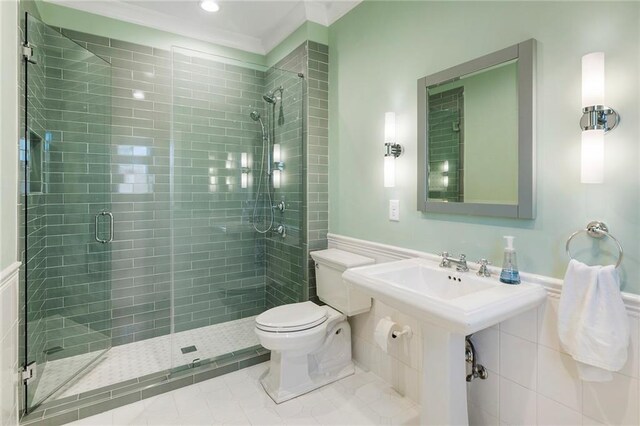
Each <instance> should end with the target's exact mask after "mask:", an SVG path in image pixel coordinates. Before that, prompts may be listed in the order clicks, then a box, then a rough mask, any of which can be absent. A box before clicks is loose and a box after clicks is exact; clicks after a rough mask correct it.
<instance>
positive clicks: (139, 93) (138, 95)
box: [133, 90, 144, 99]
mask: <svg viewBox="0 0 640 426" xmlns="http://www.w3.org/2000/svg"><path fill="white" fill-rule="evenodd" d="M133 97H134V98H135V99H144V92H143V91H142V90H134V91H133Z"/></svg>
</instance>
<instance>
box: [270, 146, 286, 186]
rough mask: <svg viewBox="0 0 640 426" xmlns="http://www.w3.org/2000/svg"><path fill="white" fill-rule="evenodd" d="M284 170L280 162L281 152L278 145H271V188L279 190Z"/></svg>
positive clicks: (282, 163)
mask: <svg viewBox="0 0 640 426" xmlns="http://www.w3.org/2000/svg"><path fill="white" fill-rule="evenodd" d="M283 170H284V162H283V161H282V152H281V147H280V144H279V143H276V144H273V187H274V188H276V189H277V188H280V184H281V181H282V171H283Z"/></svg>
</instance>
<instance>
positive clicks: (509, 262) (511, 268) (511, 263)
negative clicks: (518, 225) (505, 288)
mask: <svg viewBox="0 0 640 426" xmlns="http://www.w3.org/2000/svg"><path fill="white" fill-rule="evenodd" d="M504 239H505V240H506V242H507V246H506V247H505V248H504V262H502V272H500V281H502V282H503V283H506V284H520V273H519V272H518V261H517V260H516V250H515V249H514V248H513V237H512V236H510V235H507V236H505V237H504Z"/></svg>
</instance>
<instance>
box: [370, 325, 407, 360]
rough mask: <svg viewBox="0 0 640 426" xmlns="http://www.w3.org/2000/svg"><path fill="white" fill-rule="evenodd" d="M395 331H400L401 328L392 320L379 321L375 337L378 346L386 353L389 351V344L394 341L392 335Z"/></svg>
mask: <svg viewBox="0 0 640 426" xmlns="http://www.w3.org/2000/svg"><path fill="white" fill-rule="evenodd" d="M394 331H400V327H399V326H398V324H396V323H395V322H393V321H392V320H391V318H389V317H385V318H382V319H381V320H380V321H378V325H377V326H376V330H375V332H374V333H373V337H374V340H375V341H376V343H377V344H378V346H380V348H381V349H382V350H383V351H384V352H385V353H386V352H388V350H389V342H390V341H391V340H393V336H391V333H393V332H394Z"/></svg>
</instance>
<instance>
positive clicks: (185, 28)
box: [0, 0, 362, 54]
mask: <svg viewBox="0 0 640 426" xmlns="http://www.w3.org/2000/svg"><path fill="white" fill-rule="evenodd" d="M0 1H1V0H0ZM45 1H48V2H50V3H56V4H60V5H62V6H66V7H71V8H74V9H79V10H84V11H86V12H90V13H94V14H97V15H102V16H107V17H110V18H115V19H119V20H121V21H127V22H131V23H134V24H139V25H144V26H147V27H151V28H156V29H160V30H164V31H169V32H172V33H176V34H180V35H183V36H187V37H192V38H196V39H199V40H204V41H208V42H211V43H216V44H220V45H223V46H228V47H234V48H237V49H242V50H246V51H248V52H254V53H259V54H266V53H268V52H269V51H270V50H271V49H273V48H274V47H275V46H277V45H278V43H280V42H281V41H282V40H284V39H285V38H286V37H287V36H289V35H290V34H291V33H293V32H294V31H295V30H296V29H297V28H298V27H299V26H300V25H302V24H303V23H304V22H305V21H312V22H316V23H318V24H321V25H324V26H329V25H331V24H332V23H333V22H335V21H337V20H338V19H340V17H342V16H343V15H344V14H345V13H347V12H348V11H349V10H351V9H353V8H354V7H355V6H357V5H358V3H360V2H361V1H362V0H333V1H328V0H306V1H305V0H278V1H271V0H220V1H218V4H219V5H220V11H219V12H216V13H207V12H205V11H203V10H202V9H201V8H200V5H199V0H45Z"/></svg>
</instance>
